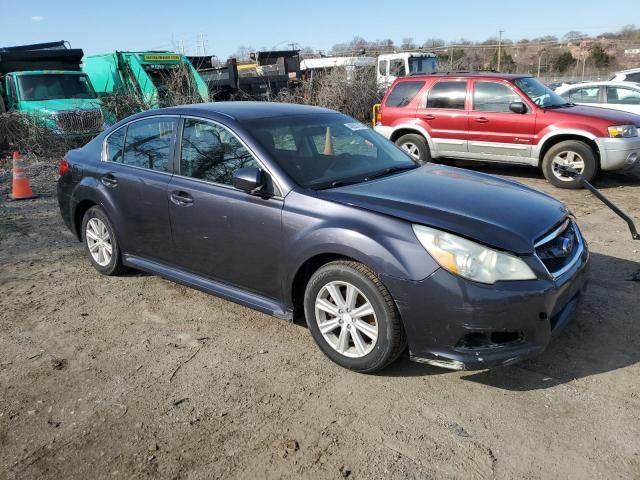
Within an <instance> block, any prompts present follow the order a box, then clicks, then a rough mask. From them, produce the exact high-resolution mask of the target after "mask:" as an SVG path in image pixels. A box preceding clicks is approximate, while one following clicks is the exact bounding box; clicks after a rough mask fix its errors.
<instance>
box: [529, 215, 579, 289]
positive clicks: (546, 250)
mask: <svg viewBox="0 0 640 480" xmlns="http://www.w3.org/2000/svg"><path fill="white" fill-rule="evenodd" d="M535 247H536V255H537V256H538V258H539V259H540V261H541V262H542V263H543V264H544V266H545V268H546V269H547V271H548V272H549V274H551V276H553V277H559V276H561V275H562V274H563V273H565V272H566V271H567V270H568V269H569V268H571V266H572V265H573V264H574V263H575V262H576V261H577V260H578V259H579V257H580V254H581V253H582V250H583V245H582V237H581V236H580V231H579V230H578V227H577V226H576V224H575V223H574V222H573V221H572V220H571V219H566V220H565V221H564V222H563V223H562V224H561V225H560V226H559V227H557V228H555V229H554V230H552V231H551V232H549V233H547V234H546V235H544V236H543V237H542V238H541V239H540V240H538V242H536V245H535Z"/></svg>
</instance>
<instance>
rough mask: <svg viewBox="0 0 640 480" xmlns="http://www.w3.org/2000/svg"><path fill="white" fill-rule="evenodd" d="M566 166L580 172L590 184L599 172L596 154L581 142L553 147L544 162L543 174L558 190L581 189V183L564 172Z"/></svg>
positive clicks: (573, 141) (559, 144)
mask: <svg viewBox="0 0 640 480" xmlns="http://www.w3.org/2000/svg"><path fill="white" fill-rule="evenodd" d="M565 166H568V167H571V168H573V169H574V170H577V171H578V172H580V173H581V174H582V176H583V177H584V178H585V180H587V181H588V182H590V181H591V180H593V177H595V176H596V173H597V172H598V161H597V159H596V155H595V152H594V151H593V149H592V148H591V147H590V146H589V145H587V144H586V143H584V142H581V141H579V140H567V141H564V142H560V143H558V144H556V145H554V146H553V147H551V148H550V149H549V150H548V151H547V153H546V154H545V156H544V159H543V160H542V173H544V176H545V178H546V179H547V181H549V183H551V184H552V185H554V186H556V187H558V188H580V186H581V185H580V183H579V182H577V181H576V180H575V179H574V178H573V177H572V176H571V175H570V174H568V173H566V172H564V171H563V167H565Z"/></svg>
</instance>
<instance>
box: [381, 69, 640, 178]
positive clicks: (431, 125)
mask: <svg viewBox="0 0 640 480" xmlns="http://www.w3.org/2000/svg"><path fill="white" fill-rule="evenodd" d="M638 127H640V116H639V115H634V114H629V113H623V112H619V111H614V110H609V109H605V108H597V107H588V106H576V105H574V104H573V103H567V101H566V100H565V99H563V98H561V97H560V96H559V95H557V94H556V93H554V92H553V91H552V90H550V89H549V88H547V87H546V86H545V85H543V84H542V83H540V82H539V81H538V80H536V79H535V78H533V77H530V76H526V75H507V74H497V73H482V74H481V73H475V74H470V73H466V74H460V73H451V74H445V73H441V74H434V75H421V76H412V77H404V78H399V79H397V80H396V81H395V82H394V83H393V85H392V86H391V88H390V89H389V90H388V91H387V93H386V94H385V96H384V98H383V100H382V104H381V106H380V109H379V110H378V113H377V115H376V126H375V129H376V130H377V131H378V132H379V133H381V134H382V135H383V136H385V137H387V138H389V139H390V140H392V141H394V142H395V143H396V144H397V145H399V146H400V147H402V148H403V149H404V150H406V151H407V152H409V154H411V155H412V156H413V157H415V158H417V159H418V160H420V161H422V162H427V161H430V160H431V159H436V158H440V157H449V158H457V159H465V160H469V159H470V160H481V161H490V162H503V163H515V164H522V165H532V166H534V167H540V168H542V171H543V173H544V176H545V177H546V178H547V180H548V181H549V182H551V183H552V184H553V185H555V186H556V187H561V188H578V187H579V184H578V182H576V181H575V180H574V179H573V178H572V177H571V176H570V175H569V174H568V173H567V172H566V171H565V170H564V169H563V166H570V167H573V168H574V169H576V170H578V171H580V172H581V173H582V175H583V176H584V177H585V178H586V179H587V180H591V179H592V178H593V177H594V176H595V175H596V173H597V172H598V170H599V169H602V170H619V169H623V168H630V167H631V166H633V165H634V164H635V163H636V162H637V160H638V156H640V138H639V137H638Z"/></svg>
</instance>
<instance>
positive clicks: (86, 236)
mask: <svg viewBox="0 0 640 480" xmlns="http://www.w3.org/2000/svg"><path fill="white" fill-rule="evenodd" d="M82 241H83V243H84V249H85V251H86V253H87V256H88V257H89V261H90V262H91V264H92V265H93V267H94V268H95V269H96V270H98V271H99V272H100V273H102V274H104V275H117V274H118V273H121V272H123V271H124V270H125V269H126V268H125V267H124V265H123V264H122V259H121V258H120V248H119V247H118V242H117V240H116V234H115V231H114V230H113V227H112V226H111V222H110V221H109V218H108V217H107V215H106V213H104V210H102V208H100V207H98V206H95V207H91V208H90V209H89V210H87V212H86V213H85V214H84V218H83V219H82Z"/></svg>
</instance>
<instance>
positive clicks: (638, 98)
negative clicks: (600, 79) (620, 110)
mask: <svg viewBox="0 0 640 480" xmlns="http://www.w3.org/2000/svg"><path fill="white" fill-rule="evenodd" d="M607 103H615V104H618V105H640V92H638V91H636V90H631V89H630V88H621V87H607Z"/></svg>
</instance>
